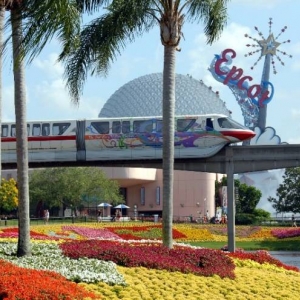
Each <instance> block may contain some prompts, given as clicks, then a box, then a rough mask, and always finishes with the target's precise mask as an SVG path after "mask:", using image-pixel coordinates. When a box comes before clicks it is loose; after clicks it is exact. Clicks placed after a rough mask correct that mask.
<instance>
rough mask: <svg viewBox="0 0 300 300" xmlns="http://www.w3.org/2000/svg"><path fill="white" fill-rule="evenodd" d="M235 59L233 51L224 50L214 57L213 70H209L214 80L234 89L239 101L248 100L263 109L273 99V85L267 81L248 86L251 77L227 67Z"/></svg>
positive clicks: (236, 69)
mask: <svg viewBox="0 0 300 300" xmlns="http://www.w3.org/2000/svg"><path fill="white" fill-rule="evenodd" d="M235 57H236V52H235V51H234V50H233V49H226V50H224V51H223V52H222V53H221V55H215V59H214V61H213V63H214V68H210V71H211V72H212V74H213V75H214V78H215V79H216V80H218V81H220V82H222V83H223V84H225V85H227V86H229V87H230V88H231V89H232V88H234V89H235V93H236V94H238V96H239V98H240V99H245V98H248V99H250V100H251V102H252V103H253V104H254V105H255V106H259V107H264V106H265V105H266V104H268V103H269V102H270V101H271V99H272V97H273V94H274V87H273V85H272V84H271V83H270V82H268V81H262V83H261V84H253V85H249V82H250V81H252V80H253V78H252V77H251V76H243V75H244V71H243V69H241V68H237V67H236V66H233V67H232V68H231V69H229V68H228V67H227V65H230V64H231V63H232V59H233V58H235ZM269 87H270V88H271V93H270V91H269V90H268V88H269Z"/></svg>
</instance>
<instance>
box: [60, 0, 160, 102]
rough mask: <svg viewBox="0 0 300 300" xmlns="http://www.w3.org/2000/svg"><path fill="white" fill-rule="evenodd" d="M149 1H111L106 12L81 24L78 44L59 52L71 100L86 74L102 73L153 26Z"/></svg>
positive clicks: (81, 85)
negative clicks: (75, 47) (64, 66)
mask: <svg viewBox="0 0 300 300" xmlns="http://www.w3.org/2000/svg"><path fill="white" fill-rule="evenodd" d="M152 5H153V1H150V0H144V1H134V0H120V1H112V3H111V4H110V5H109V6H108V7H107V13H106V14H105V15H103V16H101V17H100V18H98V19H96V20H93V21H92V22H91V23H89V24H88V25H87V26H85V27H84V28H83V30H82V31H81V34H80V36H79V39H78V41H77V45H78V48H77V49H74V50H73V51H72V52H71V53H62V55H61V56H60V58H59V59H60V60H63V61H64V62H65V65H66V69H65V78H66V80H67V87H68V89H69V92H70V95H71V98H72V101H73V102H74V103H78V102H79V98H80V94H81V92H82V90H83V86H84V83H85V81H86V79H87V76H88V75H95V74H96V75H103V76H106V75H107V72H108V69H109V67H110V64H111V63H112V62H113V61H114V60H115V59H116V57H117V56H118V55H119V54H120V53H121V50H122V49H123V48H125V46H126V44H127V43H128V42H133V41H134V40H135V38H136V37H137V36H139V35H142V34H143V33H144V32H145V31H148V30H149V29H150V28H152V27H153V25H154V24H155V22H156V20H155V19H154V18H153V16H152V15H151V14H149V11H151V9H152Z"/></svg>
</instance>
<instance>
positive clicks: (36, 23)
mask: <svg viewBox="0 0 300 300" xmlns="http://www.w3.org/2000/svg"><path fill="white" fill-rule="evenodd" d="M80 17H81V16H80V12H79V11H78V9H77V4H76V0H71V1H70V0H60V1H57V0H43V1H40V0H23V2H22V19H23V33H24V39H23V43H22V46H23V51H24V55H25V56H27V55H28V56H27V59H28V61H29V62H31V61H32V60H33V59H34V58H35V57H36V56H37V55H38V54H39V53H40V52H41V51H42V50H43V48H44V47H45V45H46V44H47V42H49V41H50V40H51V39H52V38H53V37H56V38H58V39H59V40H60V41H61V43H62V44H63V45H64V47H65V48H66V49H67V48H69V49H70V48H71V44H70V41H72V40H73V39H72V36H76V35H78V34H79V32H80V22H81V18H80Z"/></svg>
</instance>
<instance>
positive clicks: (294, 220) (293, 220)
mask: <svg viewBox="0 0 300 300" xmlns="http://www.w3.org/2000/svg"><path fill="white" fill-rule="evenodd" d="M292 226H293V227H297V223H296V219H295V216H294V215H292Z"/></svg>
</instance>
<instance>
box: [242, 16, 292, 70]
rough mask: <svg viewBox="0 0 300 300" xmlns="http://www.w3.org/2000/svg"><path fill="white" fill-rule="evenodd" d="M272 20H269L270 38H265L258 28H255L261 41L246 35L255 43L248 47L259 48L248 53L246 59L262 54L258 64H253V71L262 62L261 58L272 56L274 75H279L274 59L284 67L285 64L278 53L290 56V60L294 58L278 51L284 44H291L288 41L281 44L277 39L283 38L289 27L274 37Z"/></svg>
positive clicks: (246, 35)
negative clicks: (282, 35)
mask: <svg viewBox="0 0 300 300" xmlns="http://www.w3.org/2000/svg"><path fill="white" fill-rule="evenodd" d="M272 24H273V22H272V18H270V20H269V36H268V38H267V39H266V38H264V36H263V34H262V32H261V31H259V30H258V28H257V27H256V26H255V27H254V29H255V30H256V31H257V33H258V35H259V36H260V39H257V38H253V37H251V36H250V35H248V34H245V37H247V38H249V39H251V40H252V41H254V42H255V44H252V45H250V44H247V45H246V46H247V47H253V48H255V47H256V48H259V49H257V50H255V51H251V52H248V53H247V54H245V57H247V56H251V55H253V54H255V53H259V52H260V56H259V58H258V59H257V60H256V62H255V63H254V64H253V66H252V67H251V69H254V67H255V66H256V65H257V63H258V62H259V61H260V60H261V58H262V57H263V56H267V55H270V56H271V60H272V67H273V73H274V74H277V71H276V67H275V61H274V57H276V58H277V60H278V61H279V62H280V63H281V65H283V66H284V62H283V61H282V59H281V58H280V57H279V55H278V53H280V54H281V55H284V56H288V57H290V58H292V55H288V54H287V53H286V52H283V51H281V50H279V49H278V47H279V46H280V45H282V44H285V43H290V42H291V41H290V40H286V41H284V42H282V43H279V42H278V41H277V39H278V38H279V36H281V34H282V33H284V32H285V31H286V29H287V27H286V26H285V27H283V28H282V29H281V31H280V33H279V34H278V35H277V36H276V37H274V35H273V33H272Z"/></svg>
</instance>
